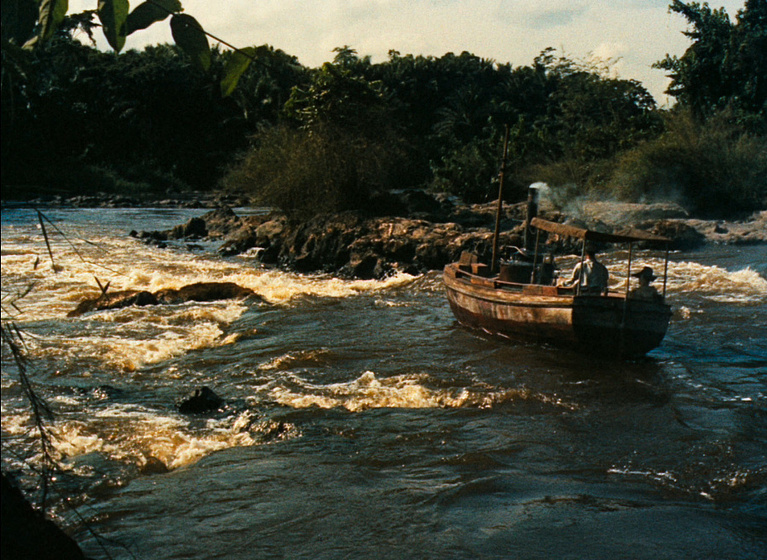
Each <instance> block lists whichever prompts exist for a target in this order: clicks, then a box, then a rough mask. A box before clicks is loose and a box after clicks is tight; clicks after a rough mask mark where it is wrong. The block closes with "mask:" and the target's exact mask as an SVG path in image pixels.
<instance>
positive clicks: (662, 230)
mask: <svg viewBox="0 0 767 560" xmlns="http://www.w3.org/2000/svg"><path fill="white" fill-rule="evenodd" d="M650 231H651V232H652V233H654V234H656V235H662V236H663V237H668V238H669V239H671V243H670V244H669V249H671V250H674V251H689V250H691V249H696V248H698V247H700V246H702V245H705V244H706V236H705V235H703V234H702V233H700V232H699V231H698V230H697V229H695V228H694V227H692V226H691V225H689V224H686V223H685V222H683V221H681V220H661V221H659V222H657V223H656V224H655V225H654V226H653V227H652V229H651V230H650Z"/></svg>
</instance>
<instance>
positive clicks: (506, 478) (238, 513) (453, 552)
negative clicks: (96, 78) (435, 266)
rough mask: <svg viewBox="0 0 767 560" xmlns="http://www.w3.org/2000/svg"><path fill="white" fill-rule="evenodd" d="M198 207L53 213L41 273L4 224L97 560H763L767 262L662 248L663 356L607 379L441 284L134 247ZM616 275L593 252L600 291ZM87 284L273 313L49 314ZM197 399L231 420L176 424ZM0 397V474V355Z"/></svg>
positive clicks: (36, 236) (24, 218) (9, 372)
mask: <svg viewBox="0 0 767 560" xmlns="http://www.w3.org/2000/svg"><path fill="white" fill-rule="evenodd" d="M192 215H194V212H192V211H167V210H157V211H152V210H98V211H84V210H73V211H63V210H57V211H50V212H49V213H48V216H49V217H50V218H51V219H52V220H53V221H54V222H55V223H56V224H58V225H59V226H60V228H61V229H62V231H64V232H65V233H67V236H68V238H69V239H70V241H71V244H70V243H69V242H67V241H66V240H65V239H64V238H62V237H61V236H57V235H54V236H53V237H52V241H53V250H54V256H55V258H56V264H57V265H58V267H59V268H60V270H59V271H58V272H56V273H54V272H53V271H52V269H51V265H50V259H49V258H48V256H47V251H46V249H45V244H44V241H43V239H42V235H41V233H40V231H39V228H38V227H37V226H36V224H37V221H36V215H35V214H33V213H31V212H29V211H25V210H12V211H7V210H4V211H3V225H2V268H3V277H2V279H3V295H4V297H5V296H6V294H8V293H12V292H13V291H14V290H19V291H21V290H23V289H24V288H25V286H28V285H29V283H30V282H34V288H33V289H32V291H31V292H30V293H29V294H28V295H27V296H25V297H24V298H22V299H21V300H19V302H18V303H17V307H18V308H19V311H20V313H17V314H16V317H15V320H16V323H17V324H18V325H19V326H20V327H22V328H23V329H24V331H25V332H27V333H29V334H28V336H27V340H28V344H29V352H30V355H31V357H32V362H31V363H32V366H31V367H32V378H33V381H34V383H35V384H36V386H37V387H38V388H39V391H40V392H41V393H42V394H43V396H45V397H46V398H47V399H48V400H49V402H50V404H51V408H52V409H53V410H54V412H55V414H56V419H55V421H54V422H53V425H52V430H53V433H54V434H55V436H56V440H55V448H56V453H57V456H58V458H59V460H60V463H61V465H62V467H63V469H64V470H63V472H62V473H60V474H59V475H58V481H57V485H58V487H59V488H60V491H61V492H62V493H63V494H64V495H67V496H69V497H70V498H71V501H72V503H73V504H76V505H79V506H80V508H79V511H80V512H81V513H82V515H84V516H85V517H86V518H87V519H89V520H90V522H91V525H92V527H93V529H95V531H96V532H97V533H98V534H99V535H101V536H102V537H103V538H106V539H109V541H108V542H106V543H104V546H105V547H106V548H107V549H108V550H109V552H110V553H111V554H112V556H113V557H115V558H130V557H131V554H132V555H134V556H135V557H138V558H146V559H149V558H163V559H171V558H333V559H335V558H461V559H463V558H466V559H469V558H520V559H525V558H530V559H536V558H594V559H602V558H604V559H608V558H609V559H612V558H639V559H641V558H647V559H650V558H680V559H681V558H744V559H751V558H754V559H756V558H763V557H765V555H766V554H767V548H765V544H764V543H765V542H767V529H765V527H767V412H766V411H765V405H766V404H767V396H766V395H767V279H766V278H767V270H766V269H765V264H764V263H765V262H767V247H764V246H752V247H739V248H732V247H709V248H707V249H705V250H703V251H701V252H698V253H694V254H676V255H672V263H671V264H670V268H669V275H670V279H669V286H668V295H669V301H670V303H671V304H672V306H673V307H674V316H673V318H672V323H671V326H670V329H669V333H668V335H667V337H666V339H665V340H664V343H663V344H662V345H661V347H660V348H659V349H657V350H655V351H653V352H652V353H651V354H650V355H649V356H648V357H647V358H646V359H644V360H640V361H636V362H630V363H615V362H608V361H604V362H602V361H599V360H595V359H591V358H585V357H583V356H580V355H578V354H574V353H571V352H563V351H561V350H557V349H555V348H552V347H548V346H541V345H535V344H517V343H514V342H508V341H503V342H502V341H498V340H495V339H492V338H488V337H485V336H483V335H479V334H477V333H474V332H471V331H467V330H465V329H463V328H461V327H459V326H458V325H457V324H456V323H455V321H454V319H453V317H452V315H451V313H450V310H449V308H448V306H447V303H446V301H445V297H444V293H443V291H442V286H441V281H440V278H439V274H436V273H433V274H429V275H426V276H422V277H417V278H413V277H409V276H399V277H395V278H392V279H390V280H387V281H385V282H376V281H364V282H363V281H342V280H339V279H334V278H330V277H323V276H301V275H296V274H290V273H285V272H280V271H275V270H266V269H261V268H259V267H258V265H257V264H256V263H255V262H254V261H253V260H252V259H249V258H231V259H226V260H222V259H218V258H214V257H211V256H209V255H210V253H209V252H207V250H209V249H213V248H215V244H209V245H204V246H203V247H202V249H196V248H192V249H191V250H190V248H188V247H187V246H186V245H185V244H183V243H179V244H178V245H177V246H175V247H172V248H170V249H166V250H161V249H156V248H151V247H147V246H144V245H142V244H140V243H139V242H137V241H136V240H134V239H131V238H128V237H127V236H126V234H127V232H128V231H130V230H131V229H146V230H149V229H162V228H167V227H171V226H173V225H175V224H177V223H181V222H183V221H186V219H188V218H189V217H190V216H192ZM76 235H79V236H81V237H82V238H85V239H88V240H89V241H91V242H94V243H96V244H97V246H93V245H90V244H87V243H84V242H82V241H80V240H79V239H78V238H77V237H76ZM75 249H77V251H78V253H80V255H79V256H78V254H77V253H75ZM638 258H639V260H640V261H642V263H646V264H649V265H651V266H653V267H656V268H659V269H660V267H661V266H662V265H661V263H660V262H659V261H657V260H655V259H654V257H653V256H652V255H647V254H641V253H640V255H639V256H638ZM38 259H39V262H38V264H37V266H36V267H35V261H37V260H38ZM83 259H85V260H83ZM625 259H626V255H625V254H623V253H620V252H618V253H613V254H610V255H608V256H607V258H606V259H605V262H606V264H607V265H608V268H610V270H611V274H612V277H613V284H614V285H618V284H619V283H620V282H621V281H622V278H621V277H620V269H621V265H622V264H625ZM563 266H569V262H568V261H567V260H565V261H564V265H563ZM104 267H107V268H104ZM94 275H95V276H97V277H99V279H100V280H102V281H111V283H112V284H111V285H112V289H115V290H117V289H139V288H140V289H148V290H152V291H154V290H157V289H161V288H165V287H179V286H181V285H184V284H186V283H190V282H196V281H214V280H215V281H232V282H237V283H239V284H241V285H243V286H245V287H249V288H252V289H253V290H255V291H256V292H258V293H259V294H260V295H262V296H263V297H264V298H265V300H266V301H267V302H268V303H264V304H259V303H254V302H249V301H227V302H215V303H203V304H200V303H194V304H184V305H177V306H162V307H145V308H129V309H122V310H113V311H106V312H99V313H94V314H90V315H86V316H83V317H79V318H75V319H68V318H66V317H65V315H66V313H67V312H68V311H69V310H71V309H72V308H73V307H74V306H75V305H76V303H77V302H78V301H79V300H80V299H82V298H83V297H86V296H88V295H94V294H96V293H97V292H98V288H97V287H96V282H95V280H94V278H93V277H94ZM14 313H16V312H15V311H14ZM5 314H6V301H4V316H5ZM203 385H207V386H209V387H210V388H212V389H213V390H214V391H216V392H217V393H218V394H219V395H221V396H222V397H223V398H224V399H226V401H227V405H226V406H225V407H224V408H223V409H222V410H220V411H218V412H215V413H212V414H209V415H200V416H185V415H181V414H179V413H178V412H177V411H176V407H175V403H176V400H177V399H178V398H179V397H181V396H182V395H184V394H186V393H188V392H189V391H190V390H191V389H193V388H195V387H200V386H203ZM2 389H3V394H2V414H3V416H2V425H3V461H4V468H8V469H15V470H16V471H18V472H22V473H23V472H25V471H24V467H23V465H22V464H21V462H20V457H21V456H23V455H24V454H25V453H26V449H27V448H28V446H29V445H30V444H31V443H32V437H33V436H31V435H30V433H29V427H30V422H31V419H30V415H29V411H28V408H27V407H26V406H25V405H24V403H23V400H22V398H21V392H20V388H19V385H18V377H17V375H16V372H15V366H14V365H13V364H12V363H11V362H10V361H9V360H7V359H6V357H5V356H4V357H3V375H2ZM6 450H8V452H7V451H6ZM31 461H32V462H34V457H33V458H32V459H31ZM158 461H159V462H161V463H162V465H164V467H165V468H167V469H168V471H167V472H163V473H156V471H158V470H162V469H158V468H156V466H157V465H158ZM152 466H154V468H150V467H152ZM22 479H23V480H32V478H31V476H30V475H28V474H27V475H24V476H22ZM54 511H55V513H56V515H57V516H58V518H59V520H60V521H61V522H62V523H64V524H65V525H66V526H67V527H69V528H70V530H71V531H72V532H73V533H74V535H75V536H76V537H77V538H78V540H79V541H80V542H81V543H83V546H84V548H85V549H86V551H87V552H88V554H90V555H91V556H93V557H95V558H99V557H104V552H103V550H102V549H101V548H100V545H99V544H98V543H97V541H96V540H95V538H94V537H93V536H92V535H91V534H90V533H89V532H88V531H87V530H85V529H84V528H83V527H82V526H81V525H80V524H79V523H78V522H77V520H76V518H75V516H74V515H73V514H72V513H71V512H69V511H68V510H67V509H66V508H65V507H64V506H63V503H62V502H61V500H60V499H59V500H58V502H57V503H56V505H55V509H54Z"/></svg>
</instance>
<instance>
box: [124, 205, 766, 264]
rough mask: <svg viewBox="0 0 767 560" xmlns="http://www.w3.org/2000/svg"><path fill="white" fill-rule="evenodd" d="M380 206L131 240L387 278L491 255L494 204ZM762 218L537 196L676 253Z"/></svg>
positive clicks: (507, 215) (741, 237) (560, 244)
mask: <svg viewBox="0 0 767 560" xmlns="http://www.w3.org/2000/svg"><path fill="white" fill-rule="evenodd" d="M376 204H378V207H377V211H376V212H375V214H376V215H371V214H366V215H363V214H361V213H353V212H346V213H341V214H335V215H324V216H317V217H315V218H313V219H311V220H309V221H307V222H302V223H295V222H291V221H290V220H289V219H288V218H287V217H286V216H284V215H282V214H280V213H269V214H262V215H256V216H248V217H244V218H240V217H238V216H237V215H236V214H235V213H234V212H233V211H232V210H231V209H229V208H221V209H218V210H215V211H212V212H209V213H207V214H205V215H204V216H201V217H200V218H196V219H195V220H197V221H196V222H193V221H192V220H190V221H189V222H188V223H187V224H183V225H182V226H177V227H176V228H173V229H172V230H167V231H164V232H142V233H141V234H136V237H139V238H142V239H144V240H145V241H147V242H154V243H157V242H158V240H160V242H161V241H162V240H167V239H180V238H185V237H184V236H185V235H186V233H188V232H193V234H194V235H199V234H200V233H201V232H202V231H206V232H207V237H208V238H209V239H220V240H222V241H223V243H222V244H221V246H220V248H219V250H218V252H219V254H220V255H222V256H233V255H240V254H243V253H246V252H252V253H253V254H255V255H256V256H257V258H258V259H259V260H260V262H262V263H264V264H268V265H277V266H282V267H285V268H289V269H291V270H295V271H298V272H326V273H332V274H336V275H339V276H346V277H355V278H383V277H385V276H387V275H390V274H392V273H396V272H398V271H404V272H408V273H413V274H416V273H422V272H426V271H429V270H435V269H440V268H442V267H443V266H444V265H445V264H447V263H448V262H451V261H453V260H455V259H457V258H458V257H459V255H460V254H461V252H463V251H472V252H474V253H477V254H478V255H479V256H480V257H481V258H487V257H489V255H490V253H491V251H492V231H493V229H494V225H495V213H496V204H497V203H496V202H491V203H487V204H475V205H465V204H459V203H457V202H455V201H454V200H452V199H451V198H449V197H447V196H444V195H437V196H432V195H430V194H428V193H425V192H423V191H402V192H399V193H389V194H387V195H386V196H382V197H381V199H380V200H378V201H377V202H376ZM525 212H526V203H524V202H523V203H518V204H511V205H504V208H503V215H502V217H501V218H502V220H501V232H502V233H501V238H500V240H499V244H500V246H501V247H503V246H508V247H512V248H513V247H514V246H522V244H523V240H522V234H523V226H522V224H523V220H524V218H525ZM382 214H385V216H383V215H382ZM765 214H766V213H765V212H762V213H761V214H757V215H755V216H754V217H752V218H751V219H750V220H746V221H744V222H742V223H741V222H737V223H735V222H731V223H714V222H705V221H702V220H693V219H690V218H689V217H688V216H687V212H686V211H685V210H684V208H682V207H681V206H679V205H677V204H674V203H654V204H635V203H621V202H606V201H582V202H579V203H570V205H569V206H568V207H567V208H565V209H564V210H559V209H557V208H555V207H553V206H552V204H551V203H550V202H547V201H545V200H542V201H541V203H540V208H539V215H540V216H541V217H543V218H546V219H549V220H553V221H557V222H566V223H571V224H573V225H577V226H582V227H587V228H589V229H594V230H597V231H603V232H607V233H619V232H621V231H622V230H624V229H626V228H627V227H635V228H639V229H644V230H647V231H651V232H653V233H656V234H658V235H663V236H666V237H669V238H670V239H672V243H671V247H670V248H671V249H672V250H690V249H694V248H696V247H699V246H700V245H702V244H704V243H707V242H712V241H713V242H717V243H760V242H767V223H765V222H767V218H765ZM200 221H201V222H204V224H203V223H199V222H200ZM134 233H135V232H134ZM179 236H180V237H179ZM546 242H547V244H548V249H549V250H553V251H559V252H562V251H575V250H576V248H575V244H574V243H571V242H568V240H563V239H555V238H554V237H553V236H550V237H549V239H548V240H547V241H546Z"/></svg>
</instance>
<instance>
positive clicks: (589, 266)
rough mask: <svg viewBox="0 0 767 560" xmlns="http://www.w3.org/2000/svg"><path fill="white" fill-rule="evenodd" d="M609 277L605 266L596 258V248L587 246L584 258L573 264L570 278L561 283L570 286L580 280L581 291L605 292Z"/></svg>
mask: <svg viewBox="0 0 767 560" xmlns="http://www.w3.org/2000/svg"><path fill="white" fill-rule="evenodd" d="M609 278H610V274H609V273H608V272H607V267H606V266H605V265H603V264H602V263H601V262H599V261H598V260H597V252H596V249H594V247H587V248H586V260H584V261H581V262H579V263H578V264H576V265H575V268H573V273H572V275H571V276H570V279H569V280H565V281H564V282H563V283H562V285H563V286H565V287H572V286H575V285H576V284H578V282H579V280H580V286H581V292H582V293H591V294H601V293H606V292H607V283H608V281H609Z"/></svg>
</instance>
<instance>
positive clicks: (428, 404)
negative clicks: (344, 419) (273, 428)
mask: <svg viewBox="0 0 767 560" xmlns="http://www.w3.org/2000/svg"><path fill="white" fill-rule="evenodd" d="M425 381H427V376H426V375H398V376H394V377H390V378H384V379H379V378H377V377H376V375H375V374H374V373H373V372H370V371H367V372H365V373H363V374H362V375H361V376H360V377H358V378H357V379H354V380H352V381H350V382H346V383H332V384H328V385H315V384H311V383H309V382H307V381H305V380H303V379H301V378H299V377H298V376H295V375H293V376H290V383H289V385H290V386H286V385H288V384H280V385H274V384H272V386H271V387H270V388H269V390H268V398H269V399H271V400H273V401H275V402H278V403H280V404H282V405H284V406H290V407H293V408H310V407H319V408H345V409H347V410H349V411H351V412H360V411H364V410H368V409H372V408H462V407H476V408H489V407H492V406H496V405H498V404H500V403H504V402H511V401H526V400H535V401H540V402H543V403H546V404H552V405H555V406H563V407H566V408H572V407H571V406H570V405H567V404H566V403H563V402H561V401H559V400H558V399H557V398H556V397H549V396H546V395H541V394H535V393H532V392H530V391H528V390H527V389H524V388H515V389H491V388H485V387H482V388H467V387H456V388H450V389H435V388H431V387H428V386H427V385H426V384H425V383H424V382H425Z"/></svg>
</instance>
